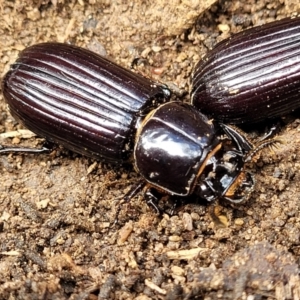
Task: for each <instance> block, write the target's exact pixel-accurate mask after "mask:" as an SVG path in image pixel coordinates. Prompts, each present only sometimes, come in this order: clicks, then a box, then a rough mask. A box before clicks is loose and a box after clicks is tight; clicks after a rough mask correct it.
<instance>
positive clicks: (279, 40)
mask: <svg viewBox="0 0 300 300" xmlns="http://www.w3.org/2000/svg"><path fill="white" fill-rule="evenodd" d="M191 81H192V90H191V103H192V105H194V106H196V107H197V108H198V109H200V110H201V112H203V113H204V114H206V115H208V116H209V117H211V118H214V119H215V120H217V121H219V122H225V123H231V124H243V123H247V124H253V123H258V122H261V121H264V120H266V119H272V118H276V117H280V116H283V115H286V114H288V113H290V112H292V111H293V110H295V109H297V108H299V107H300V97H299V91H300V18H286V19H282V20H280V21H275V22H271V23H268V24H265V25H262V26H258V27H253V28H251V29H248V30H245V31H242V32H240V33H238V34H235V35H233V36H232V37H230V38H229V39H226V40H224V41H222V42H220V43H219V44H217V46H216V47H215V48H214V49H213V50H212V51H210V52H208V54H207V55H206V56H205V57H204V58H203V59H201V60H200V61H199V63H198V64H197V65H196V67H195V68H194V72H193V75H192V80H191Z"/></svg>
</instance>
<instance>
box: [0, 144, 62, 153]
mask: <svg viewBox="0 0 300 300" xmlns="http://www.w3.org/2000/svg"><path fill="white" fill-rule="evenodd" d="M56 147H57V145H55V144H53V143H51V142H49V141H45V142H44V143H43V146H42V148H29V147H18V146H3V145H0V154H3V153H14V152H23V153H49V152H51V151H52V150H53V149H54V148H56Z"/></svg>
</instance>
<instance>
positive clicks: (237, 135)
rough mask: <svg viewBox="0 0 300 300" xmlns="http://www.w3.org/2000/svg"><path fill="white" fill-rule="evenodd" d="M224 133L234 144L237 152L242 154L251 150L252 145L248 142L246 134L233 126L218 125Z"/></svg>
mask: <svg viewBox="0 0 300 300" xmlns="http://www.w3.org/2000/svg"><path fill="white" fill-rule="evenodd" d="M220 126H221V127H222V129H223V130H224V132H225V133H226V134H227V135H228V136H229V137H230V138H231V139H232V140H233V141H234V142H235V144H236V145H237V147H238V150H239V151H241V152H242V153H245V152H248V151H250V150H251V149H253V144H252V143H251V142H250V141H249V140H248V138H247V137H246V134H245V133H244V132H242V131H241V130H240V129H239V128H237V127H235V126H229V125H225V124H220Z"/></svg>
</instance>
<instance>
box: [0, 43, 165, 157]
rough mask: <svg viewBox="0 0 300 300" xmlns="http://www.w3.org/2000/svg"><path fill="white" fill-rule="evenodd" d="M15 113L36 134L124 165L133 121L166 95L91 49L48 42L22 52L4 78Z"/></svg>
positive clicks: (132, 131)
mask: <svg viewBox="0 0 300 300" xmlns="http://www.w3.org/2000/svg"><path fill="white" fill-rule="evenodd" d="M3 93H4V97H5V99H6V101H7V102H8V104H9V107H10V111H11V113H12V114H13V115H14V116H15V117H16V118H17V119H19V120H20V121H21V122H22V123H23V124H24V125H25V126H26V127H27V128H29V129H30V130H32V131H33V132H35V133H37V134H38V135H40V136H42V137H44V138H46V139H47V140H50V141H52V142H55V143H57V144H60V145H63V146H64V147H66V148H68V149H71V150H73V151H74V152H78V153H81V154H84V155H88V156H90V157H95V158H104V159H105V160H106V161H121V162H122V161H124V160H126V159H127V158H128V156H129V154H130V153H131V149H132V145H131V144H132V142H133V140H132V139H133V138H134V137H133V135H134V132H135V129H136V128H135V125H136V124H135V123H136V121H137V118H138V116H139V115H140V114H141V112H143V110H144V109H146V110H147V111H148V110H149V108H150V107H153V103H154V102H157V104H158V103H159V102H163V101H164V100H165V98H168V96H169V95H168V91H166V89H165V88H164V87H163V86H160V85H157V84H155V83H154V82H152V81H151V80H149V79H147V78H144V77H142V76H139V75H138V74H135V73H133V72H131V71H129V70H126V69H124V68H122V67H120V66H118V65H116V64H114V63H112V62H111V61H109V60H107V59H105V58H103V57H100V56H98V55H96V54H95V53H92V52H90V51H88V50H85V49H81V48H78V47H75V46H71V45H66V44H59V43H45V44H38V45H34V46H32V47H29V48H27V49H25V50H24V51H23V52H21V54H20V56H19V59H18V60H17V61H16V63H15V64H14V65H12V67H11V70H10V71H9V72H8V73H7V75H6V76H5V78H4V80H3Z"/></svg>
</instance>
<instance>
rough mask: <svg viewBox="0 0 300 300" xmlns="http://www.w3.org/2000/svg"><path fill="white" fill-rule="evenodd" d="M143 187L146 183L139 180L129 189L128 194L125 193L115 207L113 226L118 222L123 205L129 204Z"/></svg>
mask: <svg viewBox="0 0 300 300" xmlns="http://www.w3.org/2000/svg"><path fill="white" fill-rule="evenodd" d="M145 186H146V182H145V181H144V180H140V181H138V182H137V183H136V184H134V185H133V186H132V187H131V189H130V190H129V192H127V193H126V194H125V196H124V197H123V199H122V200H121V201H120V203H119V206H118V207H117V211H116V217H115V221H114V225H115V224H117V223H118V221H119V214H120V211H121V208H122V206H123V204H124V203H128V202H130V200H131V199H132V198H134V197H135V196H136V195H137V194H138V193H139V192H140V191H141V190H142V189H143V188H144V187H145Z"/></svg>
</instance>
